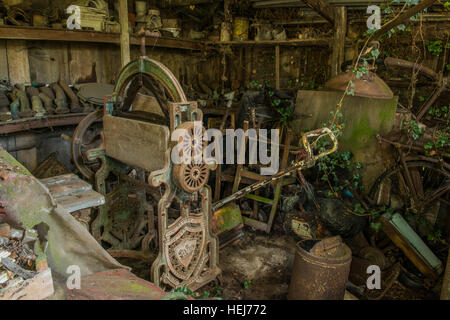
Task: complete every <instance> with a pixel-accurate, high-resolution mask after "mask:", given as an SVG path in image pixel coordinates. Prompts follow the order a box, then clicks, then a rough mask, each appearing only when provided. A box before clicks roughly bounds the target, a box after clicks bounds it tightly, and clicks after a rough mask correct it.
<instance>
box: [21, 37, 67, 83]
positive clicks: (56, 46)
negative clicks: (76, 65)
mask: <svg viewBox="0 0 450 320" xmlns="http://www.w3.org/2000/svg"><path fill="white" fill-rule="evenodd" d="M28 59H29V61H30V77H31V81H35V82H38V83H53V82H57V81H58V80H59V79H64V80H65V81H69V65H68V53H67V44H65V43H57V42H42V41H30V42H29V44H28Z"/></svg>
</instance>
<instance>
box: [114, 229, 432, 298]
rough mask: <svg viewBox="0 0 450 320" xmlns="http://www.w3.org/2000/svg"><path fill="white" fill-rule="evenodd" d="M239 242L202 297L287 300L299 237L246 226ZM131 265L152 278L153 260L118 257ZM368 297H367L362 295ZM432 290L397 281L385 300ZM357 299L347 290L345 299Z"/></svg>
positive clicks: (222, 258) (224, 253) (225, 252)
mask: <svg viewBox="0 0 450 320" xmlns="http://www.w3.org/2000/svg"><path fill="white" fill-rule="evenodd" d="M244 234H245V235H244V238H243V239H241V241H240V242H238V243H235V244H231V245H228V246H226V247H225V248H223V249H221V250H220V253H219V263H220V267H221V269H222V279H221V283H219V281H215V282H212V283H210V284H208V285H207V286H205V287H203V288H201V289H200V290H199V291H198V292H196V296H198V297H202V298H222V299H226V300H285V299H286V298H287V293H288V288H289V282H290V279H291V271H292V267H293V263H294V255H295V245H296V242H297V241H298V239H295V238H294V237H292V236H286V235H283V234H280V233H277V232H274V231H272V232H271V234H269V235H267V234H265V233H262V232H258V231H253V230H251V229H249V228H247V227H246V228H245V229H244ZM118 260H119V261H120V262H121V263H123V264H124V265H128V266H130V267H132V272H133V273H134V274H136V275H137V276H139V277H141V278H143V279H146V280H149V279H150V267H151V264H149V263H147V262H143V261H138V260H132V259H118ZM360 298H361V299H365V298H364V297H360ZM434 298H436V297H435V295H431V292H424V291H422V290H411V289H408V288H406V287H404V286H403V285H401V284H400V283H399V282H398V281H396V282H395V283H394V284H393V286H392V287H391V288H390V289H389V290H388V291H387V293H386V295H385V296H384V297H383V300H404V299H407V300H422V299H434ZM355 299H357V298H356V297H355V296H354V295H352V294H351V293H349V292H348V291H346V295H345V300H355Z"/></svg>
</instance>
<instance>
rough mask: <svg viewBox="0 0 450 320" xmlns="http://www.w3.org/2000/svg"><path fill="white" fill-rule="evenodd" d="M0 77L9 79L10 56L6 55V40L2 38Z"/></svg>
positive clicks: (0, 44)
mask: <svg viewBox="0 0 450 320" xmlns="http://www.w3.org/2000/svg"><path fill="white" fill-rule="evenodd" d="M0 79H8V80H9V74H8V57H7V55H6V40H0Z"/></svg>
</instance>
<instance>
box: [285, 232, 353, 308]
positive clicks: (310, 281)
mask: <svg viewBox="0 0 450 320" xmlns="http://www.w3.org/2000/svg"><path fill="white" fill-rule="evenodd" d="M351 261H352V252H351V250H350V248H349V247H348V246H347V245H345V244H344V243H343V242H342V239H341V237H339V236H338V237H332V238H327V239H324V240H322V241H318V240H303V241H300V242H299V243H298V244H297V250H296V254H295V260H294V268H293V270H292V277H291V283H290V285H289V292H288V300H343V299H344V294H345V284H346V283H347V279H348V275H349V272H350V263H351Z"/></svg>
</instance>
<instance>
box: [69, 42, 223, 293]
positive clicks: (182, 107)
mask: <svg viewBox="0 0 450 320" xmlns="http://www.w3.org/2000/svg"><path fill="white" fill-rule="evenodd" d="M143 39H145V38H144V37H143ZM141 50H142V54H141V56H140V57H139V59H138V60H135V61H132V62H130V63H129V64H128V65H126V66H125V67H124V68H123V70H122V71H121V73H120V75H119V77H118V79H117V82H116V86H115V89H114V93H113V95H112V96H111V97H106V98H105V104H104V110H103V112H94V113H92V114H90V115H89V116H88V117H86V119H85V120H84V121H82V122H81V123H80V124H79V126H78V128H77V130H76V133H75V135H74V139H73V145H72V150H73V157H74V161H75V164H76V166H77V167H78V169H79V171H80V172H81V173H82V174H83V175H84V176H85V177H86V178H88V179H94V178H95V185H96V189H97V191H98V192H100V193H102V194H103V195H105V198H106V203H105V205H103V206H101V207H100V208H99V212H98V215H97V217H96V218H95V220H94V221H93V222H92V224H91V232H92V234H93V236H94V237H95V238H96V239H97V240H98V241H99V242H101V243H103V244H104V245H105V246H108V247H109V248H110V249H111V250H110V252H116V253H117V252H118V253H119V254H117V255H116V256H130V255H127V254H123V253H124V252H131V251H132V250H134V249H136V248H137V247H139V246H140V245H141V247H142V248H143V249H144V251H145V249H148V248H149V247H150V244H151V243H152V242H155V247H157V248H158V255H157V257H156V260H154V262H153V264H152V267H151V280H152V281H153V282H154V283H155V284H157V285H160V286H169V287H172V288H178V287H183V286H187V287H188V288H189V289H190V290H197V289H198V288H200V287H202V286H203V285H205V284H207V283H209V282H210V281H213V280H215V279H216V278H217V277H218V276H219V275H220V274H221V270H220V268H219V266H218V240H217V238H216V236H214V235H213V234H212V232H211V227H210V217H211V190H210V187H209V186H208V185H207V181H208V177H209V172H210V170H212V169H215V168H214V165H209V164H206V163H200V164H196V163H187V164H185V163H181V164H174V163H173V162H172V161H171V157H170V155H171V150H172V149H173V144H171V143H170V137H171V134H172V132H173V131H174V130H176V129H180V128H182V129H185V130H186V132H188V133H189V135H187V136H183V137H180V139H181V140H182V141H181V142H182V143H183V144H192V146H193V148H203V147H204V145H203V142H201V144H200V145H199V144H198V141H193V139H191V137H192V136H191V135H190V134H194V133H195V132H194V131H195V130H202V131H204V130H205V129H204V128H203V127H202V125H200V129H197V128H198V127H199V126H198V125H195V124H198V123H200V124H201V121H202V117H203V115H202V112H201V110H200V109H199V108H198V107H197V102H190V101H187V99H186V96H185V94H184V92H183V89H182V88H181V85H180V84H179V82H178V81H177V79H176V78H175V76H174V75H173V74H172V73H171V71H170V70H168V69H167V68H166V67H165V66H164V65H162V64H161V63H159V62H157V61H155V60H152V59H149V58H148V57H147V56H146V55H145V41H144V40H143V45H142V47H141ZM139 94H141V95H142V94H144V95H146V96H151V97H154V99H156V101H157V103H155V104H154V105H153V107H149V106H147V107H149V108H147V109H146V110H144V111H142V110H136V108H135V104H134V101H135V99H136V97H137V96H138V95H139ZM158 106H159V107H158ZM100 119H102V120H103V131H102V132H101V143H100V145H99V146H98V147H97V148H92V149H90V150H85V149H83V147H85V146H86V145H89V143H86V142H85V140H84V138H85V137H84V135H85V134H86V132H87V131H88V128H89V127H90V126H91V125H93V124H94V123H95V122H96V121H98V120H100ZM183 139H184V140H183ZM96 163H97V168H96V169H92V168H93V167H95V166H92V164H96ZM94 172H95V173H94ZM111 174H113V176H115V177H116V180H115V183H114V184H112V186H111V183H110V181H111V178H110V177H111ZM147 191H148V194H150V195H152V197H153V199H154V200H155V201H154V203H156V202H157V211H158V212H157V219H158V221H157V230H155V228H154V219H153V205H152V203H151V201H150V202H149V201H147V200H146V198H147V195H148V194H147ZM155 194H156V195H155ZM158 194H159V197H158ZM174 208H175V209H174ZM169 210H172V211H171V212H173V211H174V210H175V211H176V212H178V217H177V218H176V219H175V220H174V221H173V220H171V219H169ZM156 238H157V239H156ZM155 240H157V241H155Z"/></svg>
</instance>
